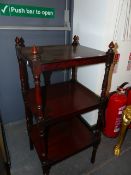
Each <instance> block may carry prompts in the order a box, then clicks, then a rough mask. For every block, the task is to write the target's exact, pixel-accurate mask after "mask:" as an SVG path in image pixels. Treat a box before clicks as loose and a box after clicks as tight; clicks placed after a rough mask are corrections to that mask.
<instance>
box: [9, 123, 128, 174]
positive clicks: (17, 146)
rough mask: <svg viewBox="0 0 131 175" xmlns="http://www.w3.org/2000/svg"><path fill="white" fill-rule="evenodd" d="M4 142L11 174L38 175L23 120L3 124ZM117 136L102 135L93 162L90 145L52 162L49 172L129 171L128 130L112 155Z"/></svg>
mask: <svg viewBox="0 0 131 175" xmlns="http://www.w3.org/2000/svg"><path fill="white" fill-rule="evenodd" d="M6 135H7V142H8V146H9V151H10V155H11V161H12V168H11V173H12V175H23V174H24V175H42V169H41V165H40V162H39V159H38V158H37V154H36V153H35V151H30V149H29V145H28V137H27V131H26V127H25V123H24V121H21V122H18V123H15V124H8V125H6ZM116 142H117V139H110V138H106V137H104V136H102V142H101V144H100V146H99V149H98V152H97V155H96V162H95V164H93V165H92V164H91V163H90V157H91V151H92V148H89V149H88V150H85V151H83V152H81V153H79V154H77V155H75V156H73V157H71V158H68V159H66V160H64V161H63V162H61V163H58V164H56V165H55V166H53V167H52V168H51V171H50V175H130V174H131V130H128V133H127V136H126V139H125V142H124V144H123V147H122V153H121V156H120V157H119V158H116V157H115V156H114V155H113V147H114V145H115V143H116Z"/></svg>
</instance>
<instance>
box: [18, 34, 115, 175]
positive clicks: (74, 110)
mask: <svg viewBox="0 0 131 175" xmlns="http://www.w3.org/2000/svg"><path fill="white" fill-rule="evenodd" d="M78 40H79V37H77V36H75V37H74V44H73V45H62V46H33V47H24V41H23V39H22V38H21V39H19V38H16V53H17V58H18V62H19V68H20V79H21V87H22V94H23V99H24V104H25V111H26V118H27V129H28V133H29V137H30V138H31V139H30V140H31V142H32V143H33V145H34V146H35V149H36V151H37V153H38V156H39V158H40V161H41V164H42V168H43V174H44V175H47V174H49V170H50V167H51V165H52V164H54V163H56V162H58V161H60V160H63V159H64V158H67V157H69V156H71V155H73V154H75V153H77V152H79V151H81V150H83V149H85V148H87V147H89V146H93V152H92V157H91V162H92V163H94V161H95V156H96V151H97V148H98V145H99V143H100V140H101V130H102V128H103V125H102V124H103V123H104V110H105V99H106V91H107V86H108V77H109V71H110V66H111V64H112V61H113V57H114V52H113V47H114V45H113V43H111V44H110V45H109V50H108V52H107V53H104V52H101V51H98V50H95V49H91V48H88V47H84V46H81V45H79V41H78ZM27 62H28V63H29V66H30V68H31V72H32V74H33V78H34V88H30V87H29V86H28V85H29V84H28V76H27V71H26V67H27V64H26V63H27ZM99 63H105V73H104V79H103V83H102V90H101V95H100V97H99V96H98V95H96V94H95V93H94V92H92V91H91V90H89V89H88V88H86V87H84V86H83V85H82V84H80V83H78V82H77V67H80V66H86V65H94V64H99ZM70 68H71V70H72V77H71V80H69V81H67V82H62V83H58V84H51V81H50V80H51V74H52V72H53V71H54V70H62V69H70ZM41 75H43V76H44V81H45V82H44V84H45V86H43V87H42V86H41V83H40V82H41V80H40V78H41ZM91 76H92V75H91ZM92 78H93V77H92ZM85 79H86V75H85ZM94 109H98V120H97V124H96V127H95V129H94V130H92V129H91V127H90V129H88V127H87V125H85V124H84V123H83V122H82V120H81V119H80V115H81V114H83V113H86V112H89V111H92V110H94ZM32 116H35V119H36V124H34V123H33V122H32Z"/></svg>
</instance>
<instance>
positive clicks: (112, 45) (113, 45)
mask: <svg viewBox="0 0 131 175" xmlns="http://www.w3.org/2000/svg"><path fill="white" fill-rule="evenodd" d="M114 47H115V44H114V43H113V41H112V42H111V43H110V44H109V48H110V49H113V48H114Z"/></svg>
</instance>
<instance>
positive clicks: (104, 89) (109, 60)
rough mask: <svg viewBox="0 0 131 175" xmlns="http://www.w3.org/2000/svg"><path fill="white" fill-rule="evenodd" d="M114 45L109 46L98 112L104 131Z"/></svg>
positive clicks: (100, 125) (100, 124)
mask: <svg viewBox="0 0 131 175" xmlns="http://www.w3.org/2000/svg"><path fill="white" fill-rule="evenodd" d="M114 46H115V45H114V43H113V42H111V43H110V44H109V50H108V51H107V53H106V54H107V61H106V65H105V74H104V79H103V83H102V89H101V97H100V107H99V112H98V125H99V126H98V127H100V129H101V130H102V129H103V127H104V125H105V104H106V95H107V87H108V78H109V72H110V67H111V64H112V63H113V59H114V50H113V48H114Z"/></svg>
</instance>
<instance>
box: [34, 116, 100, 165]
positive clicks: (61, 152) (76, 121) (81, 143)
mask: <svg viewBox="0 0 131 175" xmlns="http://www.w3.org/2000/svg"><path fill="white" fill-rule="evenodd" d="M31 138H32V141H33V144H34V146H35V149H36V151H37V153H38V156H39V158H40V160H42V152H45V150H44V140H43V139H41V138H40V136H39V132H38V128H37V127H36V126H35V127H33V129H32V132H31ZM97 141H98V138H96V137H94V135H93V133H92V132H91V131H90V130H89V129H88V128H87V126H86V124H85V123H83V121H81V119H80V118H79V117H75V118H72V119H71V120H66V121H63V122H60V123H59V124H56V125H54V126H53V127H51V128H50V129H49V136H48V163H49V164H54V163H56V162H58V161H60V160H63V159H65V158H67V157H69V156H71V155H73V154H75V153H77V152H80V151H81V150H83V149H85V148H87V147H89V146H92V145H93V143H95V142H97Z"/></svg>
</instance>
